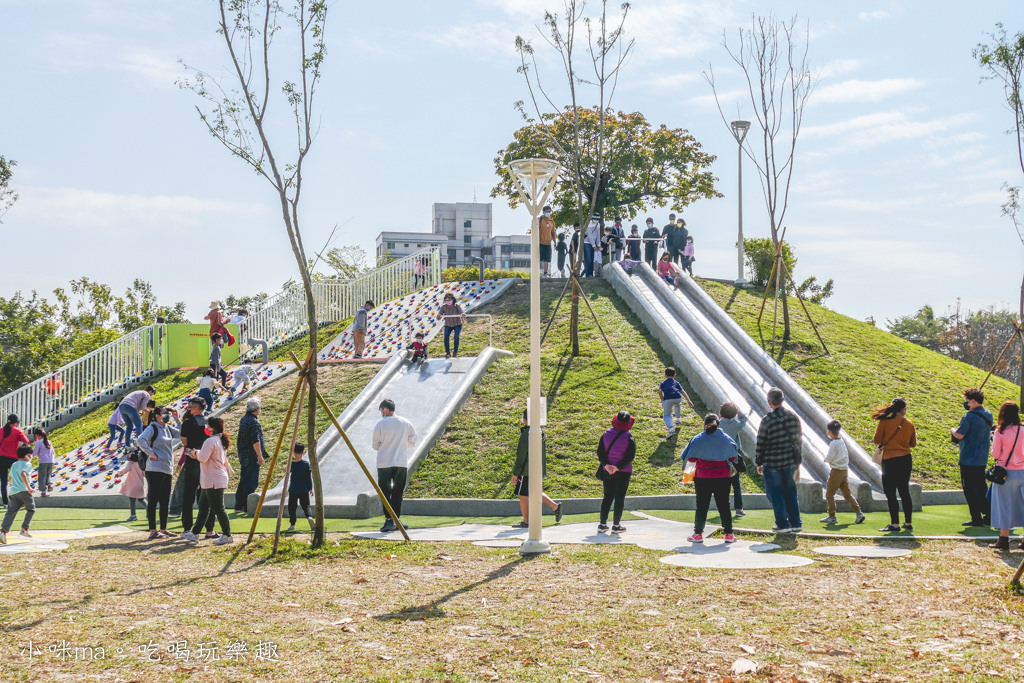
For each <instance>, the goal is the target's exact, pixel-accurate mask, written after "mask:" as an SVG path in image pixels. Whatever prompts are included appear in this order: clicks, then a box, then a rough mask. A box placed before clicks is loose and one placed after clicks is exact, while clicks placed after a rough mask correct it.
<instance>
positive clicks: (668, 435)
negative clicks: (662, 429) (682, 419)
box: [665, 429, 676, 439]
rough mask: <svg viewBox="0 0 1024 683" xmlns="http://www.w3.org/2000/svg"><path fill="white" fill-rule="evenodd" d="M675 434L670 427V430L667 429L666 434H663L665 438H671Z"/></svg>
mask: <svg viewBox="0 0 1024 683" xmlns="http://www.w3.org/2000/svg"><path fill="white" fill-rule="evenodd" d="M675 435H676V430H674V429H670V430H668V434H666V435H665V438H666V439H671V438H672V437H673V436H675Z"/></svg>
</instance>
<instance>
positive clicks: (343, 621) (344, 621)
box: [331, 617, 352, 626]
mask: <svg viewBox="0 0 1024 683" xmlns="http://www.w3.org/2000/svg"><path fill="white" fill-rule="evenodd" d="M351 623H352V617H345V618H344V619H339V620H338V621H332V622H331V626H341V625H342V624H351Z"/></svg>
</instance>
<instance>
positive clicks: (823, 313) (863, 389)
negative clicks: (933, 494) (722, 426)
mask: <svg viewBox="0 0 1024 683" xmlns="http://www.w3.org/2000/svg"><path fill="white" fill-rule="evenodd" d="M702 285H703V286H704V288H705V290H706V291H707V292H708V293H709V294H710V295H711V296H712V297H713V298H714V299H715V300H716V301H717V302H718V304H719V305H721V306H722V307H723V308H724V309H725V310H726V311H728V313H729V315H731V316H732V317H733V319H735V320H736V322H737V323H739V325H740V327H742V328H743V329H744V330H746V331H747V333H748V334H750V335H751V336H752V337H753V338H754V340H755V341H757V342H759V343H761V345H762V346H764V347H765V348H769V349H770V345H771V337H772V330H771V326H772V309H771V301H769V305H768V306H767V307H766V308H765V315H764V318H763V319H762V321H761V327H760V329H758V327H757V314H758V310H759V308H760V306H761V297H762V296H763V292H760V291H756V290H743V289H736V288H734V287H731V286H727V285H722V284H718V283H714V282H706V281H705V282H702ZM808 308H809V309H810V311H811V315H812V316H813V318H814V321H815V323H816V324H817V325H818V328H819V330H820V332H821V335H822V337H823V338H824V340H825V343H826V344H827V345H828V350H829V352H830V354H831V355H825V354H824V353H823V351H822V347H821V344H820V342H818V340H817V338H816V337H815V335H814V330H813V329H812V328H811V326H810V324H809V323H808V321H807V317H806V316H805V315H804V312H803V310H801V308H800V304H799V302H798V301H797V300H796V299H794V298H791V299H790V315H791V321H792V324H791V330H792V340H791V342H790V343H788V344H787V345H785V346H784V347H783V346H782V345H781V344H777V345H776V349H775V353H774V356H775V359H776V360H777V361H779V364H780V365H781V366H782V367H783V369H784V370H786V371H787V372H789V373H790V375H792V376H793V378H794V379H795V380H796V381H797V382H798V383H799V384H800V386H802V387H803V388H804V389H805V390H806V391H807V393H809V394H810V395H811V396H812V397H813V398H814V399H815V400H816V401H817V402H818V403H819V404H821V406H822V407H823V408H824V409H825V410H826V411H828V412H829V414H831V415H832V416H833V417H835V418H837V419H839V420H840V421H842V423H843V427H844V429H846V431H847V432H848V433H849V434H850V435H851V436H853V437H854V438H855V439H857V441H858V442H859V443H860V444H862V445H863V446H864V448H865V450H867V451H868V452H869V453H870V452H871V451H872V450H874V447H873V446H872V445H871V440H872V437H873V436H874V430H875V425H876V424H877V423H876V422H875V421H874V420H872V419H871V410H872V409H873V408H875V407H876V406H879V405H883V404H886V403H888V402H889V401H890V400H892V399H893V398H894V397H896V396H902V397H904V398H905V399H907V404H908V410H907V417H908V418H909V419H910V420H911V421H912V422H913V423H914V426H915V428H916V429H917V441H918V446H917V448H916V449H915V450H914V475H913V478H914V481H917V482H919V483H920V484H921V485H922V486H924V487H925V488H932V489H937V488H959V487H960V480H959V472H958V469H957V449H956V447H955V446H953V445H952V444H951V443H950V440H949V430H950V428H951V427H956V426H957V425H958V424H959V423H960V418H961V416H962V415H963V413H964V410H963V405H962V402H963V396H962V395H963V390H964V389H966V388H967V387H972V386H978V385H979V384H981V382H982V380H984V379H985V375H986V374H987V373H986V372H985V371H984V370H979V369H978V368H975V367H972V366H970V365H967V364H965V363H961V362H959V361H955V360H952V359H950V358H948V357H946V356H943V355H942V354H939V353H935V352H933V351H929V350H928V349H925V348H924V347H921V346H917V345H916V344H912V343H910V342H908V341H904V340H903V339H900V338H899V337H897V336H895V335H892V334H889V333H888V332H885V331H884V330H880V329H877V328H876V327H874V326H873V325H871V324H870V323H864V322H860V321H858V320H854V319H852V318H848V317H846V316H844V315H840V314H838V313H836V312H834V311H830V310H828V309H827V308H823V307H821V306H816V305H814V304H808ZM781 315H782V313H781V309H780V313H779V317H780V324H779V328H778V336H779V338H780V339H781V336H782V325H781ZM985 395H986V400H985V405H986V406H987V407H988V408H989V410H992V412H993V413H995V412H996V411H997V410H998V407H999V405H1000V404H1001V403H1002V402H1003V401H1005V400H1008V399H1009V400H1017V399H1018V398H1019V396H1020V388H1019V387H1018V386H1017V385H1016V384H1012V383H1010V382H1008V381H1006V380H1004V379H1001V378H999V377H992V378H990V379H989V380H988V384H986V386H985Z"/></svg>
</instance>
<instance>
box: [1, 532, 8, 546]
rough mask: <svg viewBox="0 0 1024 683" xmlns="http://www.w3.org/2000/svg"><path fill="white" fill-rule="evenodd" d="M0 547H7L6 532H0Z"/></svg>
mask: <svg viewBox="0 0 1024 683" xmlns="http://www.w3.org/2000/svg"><path fill="white" fill-rule="evenodd" d="M0 545H7V532H6V531H0Z"/></svg>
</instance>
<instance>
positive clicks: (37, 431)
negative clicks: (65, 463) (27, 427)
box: [32, 427, 50, 448]
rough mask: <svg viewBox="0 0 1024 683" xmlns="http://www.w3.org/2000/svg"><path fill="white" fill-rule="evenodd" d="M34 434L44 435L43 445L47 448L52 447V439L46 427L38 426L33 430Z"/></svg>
mask: <svg viewBox="0 0 1024 683" xmlns="http://www.w3.org/2000/svg"><path fill="white" fill-rule="evenodd" d="M32 435H33V436H41V437H43V445H44V446H46V447H47V448H49V447H50V439H49V438H47V436H46V430H45V429H43V428H42V427H36V428H35V429H33V430H32Z"/></svg>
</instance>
